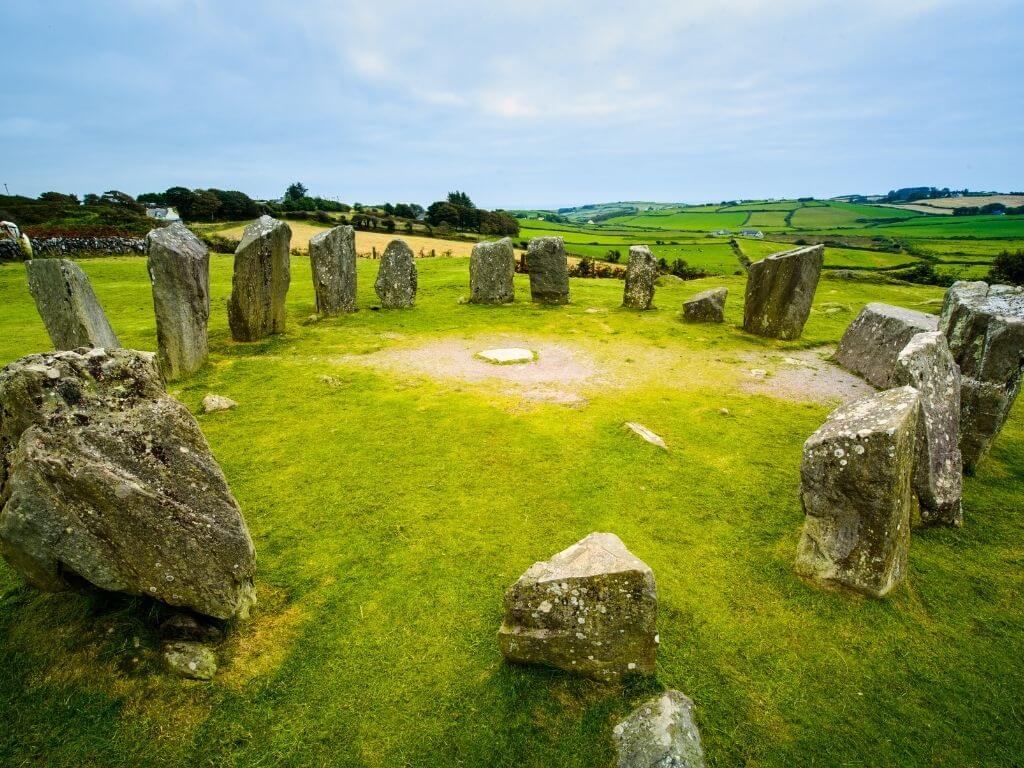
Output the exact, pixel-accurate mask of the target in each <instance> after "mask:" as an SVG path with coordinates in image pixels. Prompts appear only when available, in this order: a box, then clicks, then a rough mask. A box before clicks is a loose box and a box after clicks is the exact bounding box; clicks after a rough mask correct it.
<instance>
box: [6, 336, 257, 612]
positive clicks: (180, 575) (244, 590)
mask: <svg viewBox="0 0 1024 768" xmlns="http://www.w3.org/2000/svg"><path fill="white" fill-rule="evenodd" d="M0 499H2V500H3V508H2V509H0V553H2V554H3V556H4V558H5V559H6V560H7V561H8V562H9V563H10V564H11V565H13V566H14V568H16V569H17V570H18V571H20V572H21V573H22V574H23V575H24V576H25V577H26V579H27V580H28V581H29V582H30V583H32V584H34V585H35V586H37V587H39V588H40V589H44V590H48V591H58V590H63V589H67V588H69V587H72V586H75V585H77V584H81V583H82V582H88V583H90V584H92V585H94V586H96V587H99V588H101V589H106V590H111V591H115V592H124V593H127V594H131V595H149V596H150V597H153V598H156V599H157V600H162V601H163V602H165V603H169V604H170V605H175V606H183V607H187V608H190V609H192V610H194V611H197V612H199V613H203V614H206V615H209V616H214V617H217V618H220V619H226V618H229V617H232V616H236V615H243V616H244V615H245V614H246V612H247V611H248V609H249V607H250V606H251V605H252V604H253V603H254V602H255V590H254V588H253V575H254V572H255V568H256V560H255V553H254V551H253V546H252V540H251V539H250V538H249V531H248V530H247V528H246V525H245V521H244V520H243V519H242V513H241V510H240V509H239V507H238V503H237V502H236V501H235V498H234V496H232V495H231V491H230V490H229V489H228V486H227V482H226V481H225V479H224V475H223V474H222V473H221V470H220V467H219V466H218V465H217V462H216V461H215V460H214V458H213V456H212V454H211V453H210V448H209V446H208V445H207V443H206V440H205V439H204V438H203V434H202V432H200V431H199V426H198V425H197V424H196V421H195V419H194V418H193V417H192V415H191V414H190V413H189V411H188V409H187V408H185V406H183V405H181V404H180V403H178V402H177V401H175V400H173V399H171V398H170V397H168V396H167V395H166V394H165V392H164V387H163V382H162V380H161V377H160V371H159V369H158V367H157V363H156V357H155V355H153V354H151V353H148V352H136V351H134V350H128V349H117V350H104V349H93V350H91V351H89V350H84V349H81V350H77V351H69V352H57V353H53V354H45V355H29V356H28V357H24V358H22V359H20V360H17V361H15V362H13V363H11V364H10V365H8V366H7V367H6V368H4V369H3V371H2V372H0Z"/></svg>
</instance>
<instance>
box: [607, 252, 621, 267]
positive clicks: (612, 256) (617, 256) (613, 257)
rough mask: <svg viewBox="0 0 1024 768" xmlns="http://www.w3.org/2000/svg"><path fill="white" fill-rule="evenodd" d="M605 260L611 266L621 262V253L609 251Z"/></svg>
mask: <svg viewBox="0 0 1024 768" xmlns="http://www.w3.org/2000/svg"><path fill="white" fill-rule="evenodd" d="M605 258H606V259H607V260H608V261H610V262H611V263H612V264H618V263H619V261H621V260H622V251H618V250H609V251H608V253H607V255H606V256H605Z"/></svg>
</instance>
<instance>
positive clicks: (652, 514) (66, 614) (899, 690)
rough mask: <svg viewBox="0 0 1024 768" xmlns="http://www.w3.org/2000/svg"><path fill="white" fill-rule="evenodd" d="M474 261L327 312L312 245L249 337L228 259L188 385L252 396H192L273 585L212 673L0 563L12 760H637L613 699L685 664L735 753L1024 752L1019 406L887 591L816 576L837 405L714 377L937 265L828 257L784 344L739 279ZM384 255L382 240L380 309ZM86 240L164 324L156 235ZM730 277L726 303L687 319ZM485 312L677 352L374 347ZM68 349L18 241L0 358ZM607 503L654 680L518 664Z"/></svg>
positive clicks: (94, 603) (262, 573)
mask: <svg viewBox="0 0 1024 768" xmlns="http://www.w3.org/2000/svg"><path fill="white" fill-rule="evenodd" d="M468 266H469V265H468V261H467V260H465V259H426V260H423V261H420V262H418V267H419V271H420V286H421V288H420V296H419V298H418V301H417V306H416V308H415V309H413V310H406V311H380V312H369V311H360V312H358V313H355V314H350V315H345V316H340V317H332V318H325V319H323V320H322V321H321V322H318V323H315V324H309V325H303V324H302V320H303V319H304V318H307V317H308V316H309V315H310V314H312V313H313V312H314V301H313V290H312V285H311V280H310V276H309V264H308V262H307V261H305V260H304V259H303V258H300V257H296V258H293V270H292V288H291V291H290V293H289V297H288V310H289V327H288V330H287V332H286V333H285V334H283V335H281V336H278V337H273V338H270V339H267V340H264V341H261V342H257V343H251V344H236V343H233V342H231V341H230V335H229V333H228V330H227V322H226V311H225V302H226V298H227V294H228V291H229V289H230V280H231V258H230V257H229V256H216V255H215V256H213V257H212V280H211V287H212V297H213V302H212V303H213V310H212V317H211V359H210V363H209V365H208V366H207V367H206V368H204V369H203V370H202V371H201V372H200V373H198V374H197V375H195V376H193V377H192V378H189V379H186V380H183V381H179V382H174V383H173V384H172V385H171V391H172V393H173V394H174V396H175V397H177V398H179V399H180V400H181V401H182V402H184V403H185V404H186V405H187V406H188V407H189V408H191V409H192V410H193V412H195V413H198V411H199V403H200V401H201V399H202V397H203V396H204V395H205V394H207V393H209V392H215V393H217V394H222V395H226V396H228V397H231V398H233V399H234V400H237V401H238V402H239V407H238V408H237V409H235V410H232V411H228V412H223V413H214V414H209V415H203V416H198V417H197V418H198V419H199V421H200V424H201V426H202V428H203V431H204V432H205V434H206V436H207V438H208V440H209V442H210V444H211V447H212V449H213V451H214V453H215V455H216V456H217V458H218V460H219V461H220V463H221V466H222V467H223V469H224V472H225V474H226V476H227V478H228V481H229V483H230V485H231V487H232V489H233V490H234V492H235V494H236V496H237V497H238V499H239V502H240V503H241V506H242V508H243V510H244V512H245V516H246V519H247V520H248V522H249V525H250V528H251V530H252V534H253V538H254V541H255V543H256V547H257V551H258V557H259V579H258V584H257V587H258V589H259V592H260V603H259V605H258V606H257V607H256V608H255V609H254V613H253V616H252V618H251V619H250V620H249V621H246V622H239V623H238V624H237V625H235V626H232V627H231V628H230V630H229V633H228V637H227V639H226V640H225V643H224V645H223V646H222V648H221V650H220V655H221V668H220V670H219V672H218V674H217V676H216V678H215V679H214V680H213V681H212V682H209V683H197V682H188V681H183V680H180V679H178V678H175V677H172V676H170V675H169V674H167V673H165V672H163V671H162V668H161V665H160V661H159V653H158V648H159V645H158V639H157V635H156V626H157V624H158V622H159V619H160V618H161V616H162V615H163V612H162V609H161V608H160V607H159V606H155V605H153V604H151V603H148V602H146V601H144V600H141V599H121V598H117V597H116V596H110V595H101V594H90V595H80V594H56V595H44V594H40V593H38V592H36V591H35V590H33V589H31V588H28V587H26V586H24V584H23V583H22V581H21V580H20V578H19V577H18V576H17V575H16V574H15V572H14V571H13V570H12V569H11V568H9V567H8V566H7V565H6V564H0V712H3V714H4V728H3V729H2V733H0V764H3V765H11V766H20V765H47V766H73V767H74V768H81V767H82V766H195V765H218V766H251V765H266V766H278V765H280V766H284V765H287V766H322V765H331V766H380V767H384V766H395V765H405V766H456V765H462V766H509V767H510V768H511V767H512V766H517V767H518V766H560V767H566V766H578V767H579V768H584V767H586V768H593V766H607V765H611V764H612V762H613V747H612V742H611V729H612V726H613V725H614V723H615V722H616V721H617V720H618V719H620V718H621V717H623V716H624V715H625V714H626V713H627V712H628V711H629V710H630V709H631V708H632V707H633V706H634V705H635V704H636V703H637V702H638V701H639V700H641V699H642V698H643V697H645V696H648V695H650V694H651V693H653V692H654V691H657V690H660V689H661V688H664V687H670V688H678V689H680V690H682V691H684V692H685V693H686V694H687V695H689V696H690V697H692V698H693V700H694V701H695V702H696V716H697V721H698V724H699V726H700V728H701V732H702V737H703V740H704V744H705V748H706V751H707V754H708V759H709V764H710V765H713V766H740V765H756V766H797V765H799V766H815V765H817V766H835V765H855V766H883V765H884V766H890V765H891V766H897V765H898V766H925V765H929V766H930V765H958V766H974V765H977V766H981V765H984V766H1011V765H1015V764H1019V760H1020V756H1021V755H1022V754H1024V721H1022V710H1021V706H1020V701H1021V697H1022V694H1024V665H1022V664H1021V659H1022V658H1024V603H1022V600H1021V594H1022V592H1024V568H1022V563H1024V516H1022V515H1021V514H1020V510H1021V509H1022V508H1024V491H1022V490H1021V489H1022V487H1024V486H1022V484H1021V483H1022V480H1024V412H1022V410H1021V407H1019V406H1018V408H1017V409H1016V410H1015V412H1014V414H1013V416H1012V417H1011V419H1010V422H1009V424H1008V425H1007V427H1006V429H1005V430H1004V433H1003V434H1002V436H1001V437H1000V438H999V440H998V441H997V443H996V446H995V449H994V451H993V453H992V454H991V456H990V457H989V458H988V459H987V460H986V462H985V463H983V464H982V465H981V467H980V469H979V471H978V473H977V475H976V476H975V477H972V478H969V479H967V480H966V483H965V500H964V508H965V517H966V523H965V525H964V527H963V528H962V529H958V530H952V529H929V530H915V532H914V536H913V541H912V545H911V552H910V570H909V578H908V580H907V582H906V583H905V584H904V585H903V586H902V587H901V588H899V589H898V590H896V592H895V593H894V594H893V596H892V597H891V598H890V599H887V600H882V601H876V600H869V599H865V598H860V597H856V596H851V595H847V594H833V593H828V592H822V591H819V590H816V589H813V588H810V587H808V586H807V585H805V584H803V583H802V582H801V581H800V580H799V579H798V578H797V577H796V576H795V574H794V571H793V560H794V556H795V552H796V544H797V540H798V537H799V532H800V527H801V524H802V519H803V516H802V512H801V509H800V502H799V498H798V484H799V471H798V467H799V460H800V450H801V446H802V444H803V441H804V440H805V439H806V437H807V436H808V435H810V434H811V433H812V432H813V431H814V430H815V429H816V428H817V427H818V426H819V425H820V424H821V422H822V420H823V419H824V417H825V415H826V414H827V413H828V411H829V410H830V406H829V405H827V404H825V403H815V402H794V401H792V400H785V399H780V398H774V397H769V396H766V395H764V394H748V393H747V392H746V391H743V390H741V389H738V388H737V387H736V386H735V382H734V381H733V380H732V379H729V378H728V377H725V376H724V375H722V374H721V373H720V371H721V370H722V369H721V366H729V365H736V366H743V365H747V366H749V365H751V363H749V362H748V361H747V358H746V356H747V355H750V354H752V353H764V352H769V353H778V354H783V355H784V354H786V353H787V351H789V350H793V349H798V348H807V347H815V346H819V345H823V344H834V343H835V342H836V341H837V340H838V338H839V337H840V335H841V334H842V332H843V330H844V329H845V327H846V325H847V324H848V323H849V322H850V320H852V319H853V317H854V316H855V315H856V312H857V311H859V309H860V308H861V306H863V304H865V303H866V302H868V301H872V300H877V301H887V302H890V303H895V304H901V305H903V306H907V307H911V308H915V309H920V308H924V307H931V308H932V311H934V309H935V308H934V304H933V303H932V302H934V300H935V299H936V298H938V297H941V295H942V294H941V290H940V289H936V288H928V287H911V286H896V285H872V284H864V283H855V282H849V281H831V280H823V281H822V283H821V285H820V287H819V289H818V294H817V301H816V304H817V306H816V309H815V311H814V312H812V315H811V318H810V320H809V322H808V324H807V327H806V329H805V333H804V336H803V338H802V339H801V340H799V341H797V342H791V343H780V342H775V341H771V340H767V339H758V338H755V337H752V336H749V335H747V334H744V333H743V332H742V331H741V330H739V328H738V327H737V326H738V324H739V321H740V319H741V314H742V295H743V290H742V288H743V282H742V278H741V277H732V276H730V277H724V278H722V277H717V278H711V279H708V280H700V281H693V282H686V283H681V284H675V283H673V284H670V285H667V286H665V287H662V288H659V289H658V292H657V295H656V297H655V303H656V305H657V309H655V310H654V311H651V312H645V313H634V312H629V311H625V310H621V309H619V307H618V305H619V303H620V302H621V298H622V285H621V283H620V282H618V281H614V280H573V281H572V292H573V303H572V304H571V305H569V306H564V307H558V308H542V307H537V306H535V305H533V304H531V303H530V302H529V300H528V295H529V293H528V287H527V283H526V280H525V278H524V277H523V276H521V275H517V276H516V289H517V299H516V303H515V304H513V305H510V306H505V307H501V308H494V307H486V306H476V305H472V304H459V303H458V297H459V296H460V295H464V293H465V291H466V286H467V284H468ZM376 267H377V264H376V263H374V262H370V261H360V263H359V279H360V284H359V303H360V308H361V309H364V310H365V309H367V308H369V307H371V306H373V305H374V304H375V303H376V300H375V297H374V296H373V278H374V275H375V272H376ZM83 269H85V271H86V272H87V273H88V274H89V276H90V278H91V279H92V281H93V285H94V287H95V290H96V293H97V295H98V296H99V298H100V300H101V302H102V303H103V305H104V307H105V308H106V310H107V312H108V315H109V316H110V320H111V323H112V325H113V326H114V328H115V330H116V331H117V333H118V335H119V337H120V338H121V340H122V342H123V343H124V344H125V345H126V346H131V347H137V348H142V349H153V348H154V345H155V341H156V334H155V327H154V321H153V312H152V304H151V297H150V291H149V283H148V279H147V276H146V267H145V261H144V259H139V258H107V259H95V260H90V261H88V262H86V263H84V264H83ZM718 285H724V286H726V287H728V288H729V289H730V297H729V301H728V303H727V308H726V323H724V324H722V325H718V326H698V325H686V324H683V323H681V322H679V321H678V320H677V319H676V313H677V311H678V309H679V307H680V305H681V303H682V301H683V299H684V298H687V297H689V296H690V295H692V294H694V293H696V292H698V291H700V290H704V289H706V288H711V287H716V286H718ZM823 305H828V306H829V307H835V306H840V307H843V308H849V311H848V312H847V311H843V312H835V313H831V314H827V313H826V312H824V311H821V309H820V307H822V306H823ZM588 307H599V308H603V309H605V310H606V311H605V312H601V313H587V312H586V311H585V310H586V308H588ZM488 334H503V335H506V336H513V335H517V336H528V337H529V338H531V339H534V338H535V339H540V340H554V341H557V342H558V343H560V344H566V345H571V344H576V345H579V348H580V349H581V350H584V351H585V352H586V354H588V355H590V356H592V357H593V358H594V359H596V360H598V361H601V362H604V363H607V364H608V365H614V366H617V368H616V370H631V369H635V368H637V367H639V366H641V365H644V364H645V363H644V361H645V360H649V359H651V356H652V355H654V356H656V357H657V359H661V360H664V361H665V364H666V366H671V372H670V373H669V372H666V373H664V374H663V373H662V372H661V371H660V370H655V371H654V372H653V373H651V372H647V373H648V375H645V376H639V375H638V376H636V378H635V379H628V377H627V378H626V380H625V382H626V383H625V384H620V385H618V386H607V387H603V386H601V385H600V384H595V385H593V386H591V387H590V388H589V389H588V390H587V392H586V393H585V394H586V399H587V404H586V405H585V406H583V407H573V408H569V407H565V406H561V405H556V404H545V403H528V404H526V405H525V406H524V404H523V403H522V402H520V401H519V400H518V399H517V397H516V396H515V395H514V394H508V393H507V392H504V391H501V390H496V389H494V388H489V387H486V386H483V385H480V386H478V385H476V384H472V383H469V382H460V381H457V380H445V379H429V378H424V377H421V376H416V375H412V374H408V375H407V374H399V373H395V372H388V371H386V370H382V369H379V368H375V367H374V366H372V365H358V364H354V363H353V362H352V360H353V358H365V359H367V360H368V359H370V358H368V357H365V356H370V355H372V354H373V353H375V352H379V351H381V350H388V349H392V348H402V347H410V348H411V347H415V346H418V345H421V344H424V343H427V342H430V341H435V340H437V339H443V338H448V337H457V338H460V339H466V338H475V337H476V336H478V335H480V336H486V335H488ZM49 348H50V344H49V341H48V339H47V337H46V332H45V330H44V328H43V325H42V323H41V321H40V320H39V318H38V316H37V315H36V312H35V308H34V306H33V304H32V300H31V298H30V296H29V294H28V291H27V288H26V285H25V276H24V268H23V266H21V265H4V266H0V362H7V361H10V360H12V359H14V358H17V357H20V356H22V355H25V354H28V353H31V352H37V351H43V350H47V349H49ZM625 358H629V359H631V360H634V361H635V362H632V363H630V362H627V361H626V359H625ZM716 366H719V367H716ZM666 370H668V369H666ZM684 372H689V373H690V374H691V377H690V379H688V383H687V384H686V385H685V386H683V385H682V384H681V383H680V381H678V380H677V377H678V376H680V375H681V374H682V373H684ZM723 408H724V409H727V412H728V414H729V417H728V418H724V417H723V415H722V413H721V409H723ZM626 420H630V421H638V422H640V423H643V424H644V425H646V426H648V427H649V428H651V429H653V430H654V431H656V432H657V433H658V434H659V435H661V436H663V437H664V438H665V440H666V441H667V442H668V443H669V444H670V445H671V446H672V450H671V452H667V453H666V452H664V451H657V450H654V449H653V448H652V446H650V445H648V444H646V443H644V442H643V441H640V440H636V439H634V438H633V437H632V436H631V435H629V434H628V433H627V432H626V431H625V430H623V429H622V428H621V425H622V423H623V422H624V421H626ZM591 531H612V532H614V533H616V534H618V535H619V536H620V537H621V538H622V540H623V541H624V542H625V544H626V546H627V547H629V548H630V550H631V551H632V552H634V553H635V554H636V555H637V556H638V557H640V558H641V559H643V560H644V561H645V562H647V563H648V564H649V565H650V566H651V567H652V568H653V570H654V573H655V577H656V579H657V583H658V591H659V597H660V616H659V630H660V633H661V649H660V651H659V657H658V673H657V677H656V678H655V679H651V680H637V681H632V682H629V683H627V684H625V685H621V686H607V685H602V684H598V683H594V682H589V681H586V680H579V679H575V678H573V677H571V676H568V675H566V674H562V673H559V672H555V671H550V670H544V669H534V668H521V667H513V666H509V665H507V664H505V663H504V662H503V661H502V659H501V656H500V654H499V652H498V649H497V643H496V638H495V633H496V631H497V628H498V626H499V624H500V621H501V614H502V595H503V593H504V590H505V589H506V587H507V586H508V585H509V584H511V583H512V582H513V581H514V580H515V579H516V578H517V577H518V576H519V575H520V574H521V573H522V572H523V571H524V570H525V569H526V568H527V567H528V566H529V565H530V564H531V563H533V562H534V561H536V560H543V559H547V558H548V557H550V556H551V555H552V554H554V553H555V552H557V551H559V550H561V549H563V548H565V547H566V546H568V545H569V544H571V543H573V542H575V541H577V540H578V539H580V538H582V537H583V536H585V535H586V534H587V533H589V532H591Z"/></svg>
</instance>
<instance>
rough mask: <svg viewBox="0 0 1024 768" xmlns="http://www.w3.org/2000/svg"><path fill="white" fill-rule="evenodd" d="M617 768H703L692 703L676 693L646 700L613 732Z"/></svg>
mask: <svg viewBox="0 0 1024 768" xmlns="http://www.w3.org/2000/svg"><path fill="white" fill-rule="evenodd" d="M612 738H613V739H614V741H615V749H616V752H617V755H618V761H617V763H616V765H617V766H618V768H704V748H703V746H702V745H701V741H700V731H698V730H697V724H696V723H695V722H694V718H693V702H692V701H691V700H690V698H689V697H688V696H686V695H685V694H683V693H681V692H679V691H665V692H664V693H662V694H660V695H658V696H655V697H654V698H651V699H648V700H647V701H645V702H644V703H643V704H641V705H640V706H639V707H637V708H636V709H634V710H633V711H632V712H631V713H630V714H629V716H628V717H627V718H626V719H625V720H623V721H622V722H620V723H619V724H618V725H616V726H615V728H614V729H613V730H612Z"/></svg>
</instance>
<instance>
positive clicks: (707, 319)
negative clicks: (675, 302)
mask: <svg viewBox="0 0 1024 768" xmlns="http://www.w3.org/2000/svg"><path fill="white" fill-rule="evenodd" d="M728 295H729V289H728V288H710V289H709V290H706V291H701V292H700V293H698V294H697V295H695V296H692V297H691V298H689V299H687V300H686V301H684V302H683V312H682V319H683V320H684V321H686V322H687V323H724V322H725V299H726V297H727V296H728Z"/></svg>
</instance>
